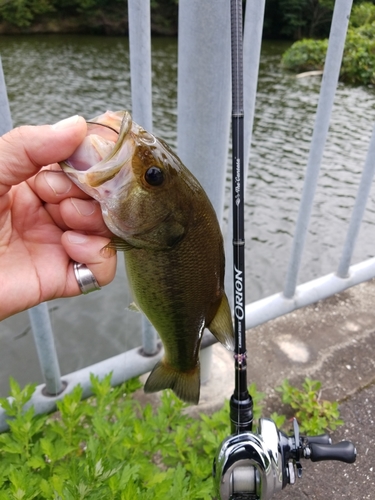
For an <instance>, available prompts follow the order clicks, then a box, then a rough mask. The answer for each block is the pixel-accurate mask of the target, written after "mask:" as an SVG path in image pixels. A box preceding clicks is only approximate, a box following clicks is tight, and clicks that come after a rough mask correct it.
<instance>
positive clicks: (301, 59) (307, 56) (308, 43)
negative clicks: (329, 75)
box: [281, 39, 328, 72]
mask: <svg viewBox="0 0 375 500" xmlns="http://www.w3.org/2000/svg"><path fill="white" fill-rule="evenodd" d="M327 47H328V40H312V39H305V40H300V41H298V42H295V43H294V44H293V45H292V46H291V47H289V49H288V50H287V51H286V52H284V54H283V57H282V60H281V62H282V65H283V66H284V68H286V69H290V70H293V71H297V72H301V71H312V70H317V69H320V70H321V69H323V67H324V60H325V56H326V52H327Z"/></svg>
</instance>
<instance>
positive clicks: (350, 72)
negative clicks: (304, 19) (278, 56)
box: [281, 2, 375, 85]
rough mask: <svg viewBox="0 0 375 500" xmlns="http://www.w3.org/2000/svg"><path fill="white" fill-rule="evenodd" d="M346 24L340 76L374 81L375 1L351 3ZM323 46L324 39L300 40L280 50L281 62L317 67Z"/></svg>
mask: <svg viewBox="0 0 375 500" xmlns="http://www.w3.org/2000/svg"><path fill="white" fill-rule="evenodd" d="M350 26H351V27H350V28H349V30H348V34H347V37H346V42H345V49H344V55H343V61H342V65H341V70H340V79H341V80H342V81H344V82H348V83H353V84H361V85H369V84H375V5H374V4H371V3H368V2H366V3H362V4H358V5H356V6H354V8H353V13H352V17H351V25H350ZM327 47H328V39H326V40H311V39H306V40H301V41H299V42H296V43H294V44H293V45H292V46H291V47H290V48H289V49H288V50H287V51H286V52H285V53H284V54H283V56H282V60H281V64H282V66H283V67H284V68H286V69H289V70H292V71H296V72H301V71H311V70H321V69H323V67H324V61H325V56H326V53H327Z"/></svg>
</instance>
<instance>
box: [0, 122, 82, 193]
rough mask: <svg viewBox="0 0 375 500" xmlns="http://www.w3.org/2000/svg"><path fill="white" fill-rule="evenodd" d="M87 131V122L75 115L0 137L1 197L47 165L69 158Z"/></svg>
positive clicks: (19, 128)
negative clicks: (54, 122) (51, 123)
mask: <svg viewBox="0 0 375 500" xmlns="http://www.w3.org/2000/svg"><path fill="white" fill-rule="evenodd" d="M86 130H87V125H86V122H85V119H84V118H83V117H82V116H72V117H70V118H66V119H65V120H62V121H60V122H58V123H56V124H55V125H39V126H22V127H18V128H15V129H13V130H11V131H10V132H8V133H7V134H4V135H3V136H2V137H0V195H2V194H4V193H6V192H7V191H8V190H9V189H10V187H11V186H13V185H15V184H19V183H20V182H22V181H25V180H26V179H28V178H29V177H32V176H33V175H35V174H36V173H37V172H38V170H39V169H40V168H41V167H43V166H44V165H49V164H50V163H55V162H59V161H62V160H65V159H66V158H68V157H69V156H70V155H71V154H72V153H73V152H74V151H75V150H76V149H77V147H78V146H79V144H80V143H81V142H82V141H83V139H84V137H85V134H86Z"/></svg>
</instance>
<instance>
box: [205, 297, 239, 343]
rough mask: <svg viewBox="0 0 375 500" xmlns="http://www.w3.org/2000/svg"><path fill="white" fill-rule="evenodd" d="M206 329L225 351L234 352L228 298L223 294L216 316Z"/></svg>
mask: <svg viewBox="0 0 375 500" xmlns="http://www.w3.org/2000/svg"><path fill="white" fill-rule="evenodd" d="M207 328H208V329H209V330H210V332H211V333H212V334H213V335H215V337H216V338H217V340H218V341H219V342H221V343H222V344H223V345H224V346H225V347H226V348H227V349H229V350H230V351H234V331H233V322H232V314H231V311H230V307H229V302H228V298H227V296H226V295H225V293H224V294H223V297H222V299H221V303H220V306H219V309H218V310H217V312H216V316H215V317H214V319H213V320H212V321H211V323H210V324H209V325H207Z"/></svg>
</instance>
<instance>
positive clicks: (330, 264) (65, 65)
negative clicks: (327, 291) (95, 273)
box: [0, 35, 375, 381]
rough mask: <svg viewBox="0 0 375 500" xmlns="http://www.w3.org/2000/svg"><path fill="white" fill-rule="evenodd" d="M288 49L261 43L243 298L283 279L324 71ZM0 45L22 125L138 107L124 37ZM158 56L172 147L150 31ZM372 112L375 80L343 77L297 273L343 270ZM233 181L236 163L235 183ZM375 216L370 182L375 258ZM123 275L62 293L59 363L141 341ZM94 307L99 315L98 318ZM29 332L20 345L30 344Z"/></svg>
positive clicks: (161, 131)
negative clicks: (295, 68)
mask: <svg viewBox="0 0 375 500" xmlns="http://www.w3.org/2000/svg"><path fill="white" fill-rule="evenodd" d="M284 49H285V45H283V44H280V43H273V42H266V43H264V45H263V49H262V58H261V68H260V74H259V84H258V95H257V101H256V113H255V125H254V133H253V145H252V150H251V157H250V168H249V174H248V184H247V191H246V215H245V217H246V235H247V246H246V259H247V276H246V278H247V279H246V283H247V302H249V301H253V300H256V299H259V298H261V297H264V296H267V295H269V294H271V293H275V292H277V291H280V289H282V287H283V282H284V278H285V273H286V267H287V263H288V256H289V252H290V248H291V243H292V237H293V231H294V223H295V219H296V215H297V212H298V207H299V199H300V193H301V190H302V185H303V179H304V174H305V168H306V164H307V158H308V154H309V147H310V140H311V134H312V130H313V126H314V120H315V111H316V106H317V102H318V97H319V89H320V78H319V77H312V78H303V79H296V78H295V76H294V75H292V74H289V73H286V72H284V71H282V70H281V68H280V64H279V62H280V55H281V53H282V52H283V50H284ZM0 53H1V57H2V61H3V66H4V74H5V79H6V84H7V87H8V91H9V99H10V107H11V112H12V117H13V122H14V125H15V126H17V125H21V124H24V123H33V124H41V123H52V122H55V121H57V120H59V119H61V118H63V117H66V116H69V115H72V114H76V113H79V114H84V116H86V117H91V116H95V115H97V114H100V113H102V112H103V111H104V110H105V109H123V108H126V109H129V110H131V95H130V73H129V55H128V41H127V39H126V38H120V37H113V38H105V37H91V36H56V35H53V36H52V35H51V36H23V37H0ZM152 55H153V59H152V65H153V66H152V76H153V113H154V132H155V133H156V134H158V135H160V136H161V137H162V138H164V139H165V140H166V141H167V142H168V143H169V144H170V145H171V146H172V147H176V142H177V137H176V123H177V116H176V113H177V84H176V80H177V43H176V40H174V39H165V38H156V39H154V40H153V42H152ZM374 119H375V96H374V91H373V89H372V88H364V87H358V88H353V87H349V86H346V85H342V84H340V85H339V88H338V92H337V96H336V100H335V107H334V111H333V116H332V120H331V127H330V132H329V137H328V141H327V145H326V149H325V153H324V158H323V164H322V169H321V173H320V177H319V185H318V188H317V193H316V201H315V204H314V208H313V212H312V219H311V225H310V228H309V234H308V239H307V246H306V250H305V252H304V256H303V262H302V270H301V275H300V282H304V281H307V280H310V279H313V278H316V277H318V276H321V275H324V274H326V273H329V272H332V271H334V270H335V269H336V267H337V263H338V261H339V257H340V253H341V247H342V244H343V241H344V239H345V234H346V230H347V224H348V220H349V217H350V211H351V208H352V206H353V204H354V199H355V196H356V191H357V186H358V183H359V179H360V173H361V169H362V167H363V164H364V160H365V156H366V150H367V147H368V143H369V139H370V135H371V130H372V126H373V122H374ZM213 154H215V153H214V152H213ZM229 185H230V175H229V172H228V179H227V188H228V189H227V192H229ZM374 222H375V219H374V190H372V192H371V199H370V201H369V204H368V209H367V211H366V213H365V220H364V223H363V225H362V228H361V232H360V235H359V241H358V244H357V246H356V249H355V254H354V260H353V262H359V261H361V260H364V259H367V258H369V257H372V256H373V255H374V250H373V232H374ZM228 259H230V256H228ZM124 281H125V276H124V271H123V265H122V262H121V259H120V264H119V272H118V276H117V277H116V280H115V282H114V284H112V285H111V286H110V287H107V288H106V290H105V291H103V292H101V294H97V295H96V294H92V296H88V297H80V298H79V299H74V300H72V301H57V302H58V308H59V309H58V310H57V311H56V312H54V315H53V320H54V326H55V328H56V329H57V332H58V333H57V344H58V348H59V349H60V350H62V351H65V352H70V353H71V355H70V356H69V357H68V358H65V359H64V361H63V366H62V371H63V372H67V371H71V370H74V369H77V368H79V367H81V366H86V365H87V364H89V363H91V362H94V361H98V360H100V359H103V358H104V357H106V356H109V355H114V354H117V353H118V352H119V351H120V350H121V349H122V348H127V347H131V346H136V345H138V344H139V343H140V337H139V326H138V325H139V322H138V320H134V319H129V317H128V314H129V313H127V312H126V311H125V306H126V305H127V304H128V303H129V301H130V298H129V297H128V295H127V291H124V284H123V283H124ZM73 309H74V310H78V312H77V314H75V313H73V312H72V311H73ZM98 311H99V316H100V320H97V319H95V321H94V320H93V318H94V317H95V318H97V317H98ZM94 315H95V316H94ZM68 319H69V321H68ZM26 324H27V317H25V315H20V316H18V317H17V318H14V319H12V320H9V321H8V322H3V323H2V325H0V337H2V338H5V339H8V340H7V342H8V341H9V345H8V348H9V349H13V348H14V346H15V345H16V344H12V342H13V340H9V339H11V337H12V336H13V334H14V331H15V329H16V330H17V331H18V333H20V332H19V330H22V329H23V328H24V325H26ZM99 327H100V328H99ZM99 330H100V331H99ZM69 331H72V332H73V333H72V332H70V333H67V332H69ZM81 331H84V332H85V334H84V335H83V336H84V337H85V338H86V340H88V341H89V342H90V340H89V339H90V338H91V339H92V340H93V341H92V342H91V344H90V345H91V349H90V353H88V352H87V347H86V346H87V343H86V344H85V346H84V345H83V346H81V347H79V346H78V343H77V338H78V337H79V338H81V334H79V335H77V333H76V332H81ZM59 332H61V333H59ZM125 333H126V335H124V334H125ZM25 338H26V340H22V339H20V341H19V342H24V343H25V349H26V342H29V340H27V336H26V337H25ZM94 339H96V341H94ZM30 345H31V343H30ZM19 346H20V343H18V344H17V349H16V350H18V351H19ZM3 347H6V345H5V344H4V343H3ZM30 348H31V349H33V348H32V347H30ZM10 362H11V361H10ZM2 366H4V363H3V360H2ZM2 369H3V368H2ZM9 370H10V368H9ZM5 373H6V370H5ZM25 376H26V375H25ZM27 377H28V378H33V379H35V377H34V376H31V375H30V374H27ZM26 380H27V378H26ZM21 381H22V380H21Z"/></svg>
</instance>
